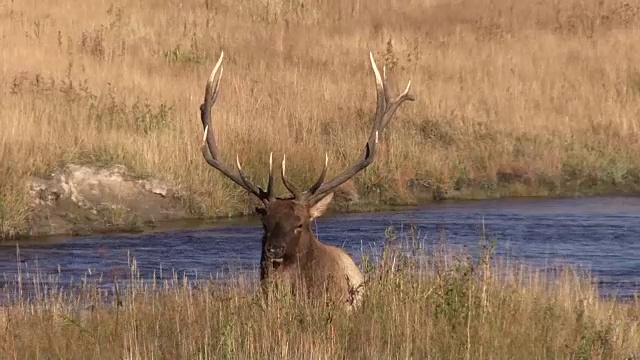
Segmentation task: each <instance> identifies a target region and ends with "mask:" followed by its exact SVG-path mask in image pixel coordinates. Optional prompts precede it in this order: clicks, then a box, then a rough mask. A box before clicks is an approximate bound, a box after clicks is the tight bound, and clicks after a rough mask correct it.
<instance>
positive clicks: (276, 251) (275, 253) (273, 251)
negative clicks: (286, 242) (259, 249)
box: [267, 244, 284, 257]
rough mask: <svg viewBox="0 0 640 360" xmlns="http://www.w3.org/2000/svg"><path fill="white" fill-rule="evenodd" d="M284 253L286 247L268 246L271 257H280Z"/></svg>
mask: <svg viewBox="0 0 640 360" xmlns="http://www.w3.org/2000/svg"><path fill="white" fill-rule="evenodd" d="M283 252H284V246H281V245H271V244H270V245H267V254H268V255H269V256H271V257H280V256H282V253H283Z"/></svg>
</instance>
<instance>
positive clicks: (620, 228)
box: [0, 197, 640, 297]
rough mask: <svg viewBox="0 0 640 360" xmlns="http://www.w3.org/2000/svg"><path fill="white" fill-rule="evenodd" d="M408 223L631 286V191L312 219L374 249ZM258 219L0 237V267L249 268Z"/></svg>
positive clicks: (332, 237)
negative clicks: (16, 239) (132, 264)
mask: <svg viewBox="0 0 640 360" xmlns="http://www.w3.org/2000/svg"><path fill="white" fill-rule="evenodd" d="M411 225H412V226H414V228H415V229H417V232H418V236H419V238H420V239H421V240H423V241H425V242H426V243H430V242H431V243H433V242H437V241H439V239H441V238H443V237H444V238H445V239H446V243H447V244H449V245H451V246H457V247H467V248H469V249H476V248H477V246H478V242H479V239H480V235H481V234H482V231H483V226H484V231H485V233H486V235H487V236H488V237H489V238H490V239H493V240H495V241H496V242H497V247H496V253H497V255H501V256H507V257H508V258H509V259H513V260H517V261H523V262H525V263H528V264H531V265H534V266H539V267H542V268H544V267H547V266H549V265H550V264H555V265H557V264H559V263H560V264H572V265H578V266H580V267H582V268H584V269H587V270H590V271H591V272H592V274H593V275H595V277H596V279H597V281H598V285H599V287H600V288H601V290H602V291H603V293H605V294H611V295H614V296H620V297H630V296H633V295H635V294H640V292H639V289H640V198H636V197H585V198H570V199H518V200H512V199H509V200H483V201H456V202H443V203H437V204H431V205H426V206H420V207H414V208H406V209H403V210H400V211H389V212H378V213H356V214H334V215H328V216H326V217H323V218H321V219H319V220H318V221H317V224H316V229H317V234H318V237H319V239H320V240H321V241H323V242H326V243H329V244H333V245H338V246H341V247H344V248H345V249H346V250H347V251H348V252H349V253H351V254H352V255H353V256H354V258H356V259H357V258H358V255H359V254H360V253H361V249H362V248H364V249H365V250H367V249H369V250H374V251H375V250H379V249H380V247H381V245H382V244H383V243H384V232H385V229H386V228H388V227H389V226H394V227H396V228H397V229H398V230H399V231H402V229H405V230H406V229H408V228H409V226H411ZM261 231H262V228H261V226H260V225H259V223H258V222H257V221H256V220H255V219H252V220H242V221H238V222H235V223H234V222H232V223H229V222H225V223H222V224H220V223H217V224H216V223H210V224H208V225H206V224H205V225H200V226H197V227H191V228H183V229H179V230H172V231H160V232H152V233H143V234H119V235H108V236H88V237H73V238H68V239H56V240H45V241H37V242H35V241H32V242H21V243H20V246H19V249H17V248H16V245H15V244H4V245H0V274H5V279H11V278H13V277H15V275H16V273H17V271H18V269H20V271H21V272H35V271H36V270H37V272H39V273H41V274H43V275H46V274H50V275H56V276H59V277H60V278H61V279H62V280H70V279H80V278H81V277H82V276H86V275H87V274H88V272H89V270H90V271H91V274H92V276H100V275H102V276H103V278H104V279H105V281H109V279H113V277H114V276H117V277H118V278H126V277H127V276H128V275H129V259H130V257H134V258H135V259H136V261H137V266H138V269H139V270H140V272H141V273H142V275H143V276H150V275H151V274H153V273H154V272H155V275H156V277H160V271H161V269H162V272H163V274H164V275H162V277H164V278H166V277H169V276H171V274H172V273H173V272H174V271H175V272H177V273H179V274H183V273H185V274H187V275H188V276H192V277H193V276H194V275H196V274H198V276H202V277H207V276H209V275H210V274H216V273H223V272H224V271H225V270H226V269H229V268H234V269H237V268H241V269H246V270H249V271H254V270H255V269H257V266H258V263H259V258H260V236H261Z"/></svg>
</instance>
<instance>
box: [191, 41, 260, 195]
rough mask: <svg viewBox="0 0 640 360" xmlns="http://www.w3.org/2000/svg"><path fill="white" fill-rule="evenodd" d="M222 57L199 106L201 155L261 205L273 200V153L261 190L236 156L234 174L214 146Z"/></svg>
mask: <svg viewBox="0 0 640 360" xmlns="http://www.w3.org/2000/svg"><path fill="white" fill-rule="evenodd" d="M223 57H224V51H221V52H220V58H219V59H218V62H217V63H216V66H215V67H214V68H213V71H212V72H211V75H210V76H209V80H208V81H207V86H206V88H205V91H204V102H203V103H202V105H200V120H202V127H203V128H204V137H203V139H202V142H203V144H202V155H203V156H204V159H205V160H206V161H207V163H208V164H209V165H211V167H213V168H214V169H217V170H218V171H220V172H221V173H222V174H224V176H226V177H228V178H229V179H231V181H233V182H234V183H236V184H238V185H239V186H240V187H242V188H243V189H245V190H247V191H248V192H250V193H252V194H253V195H255V196H256V197H257V198H258V199H260V200H261V201H262V202H263V203H265V204H266V203H267V202H269V201H271V200H273V153H271V155H269V182H268V183H267V190H266V191H265V190H263V189H262V188H261V187H259V186H256V185H255V184H253V183H252V182H251V181H249V179H247V177H246V176H245V175H244V173H243V172H242V166H241V165H240V158H239V157H238V156H237V155H236V166H237V173H235V172H234V171H233V170H232V169H231V168H230V167H229V166H228V165H227V164H225V163H224V162H223V161H222V160H221V158H220V152H219V150H218V146H217V145H216V138H215V134H214V131H213V127H212V126H211V110H212V107H213V105H214V104H215V103H216V100H217V99H218V92H219V86H220V78H222V70H223V67H222V66H221V65H222V58H223ZM218 69H219V70H220V74H219V75H218V77H217V78H216V74H217V73H218Z"/></svg>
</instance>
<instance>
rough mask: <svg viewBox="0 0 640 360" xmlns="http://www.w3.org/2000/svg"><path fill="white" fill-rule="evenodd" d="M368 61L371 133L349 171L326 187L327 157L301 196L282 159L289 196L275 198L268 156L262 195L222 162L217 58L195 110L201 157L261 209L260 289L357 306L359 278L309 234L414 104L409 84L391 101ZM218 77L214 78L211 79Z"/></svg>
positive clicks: (345, 258) (340, 254) (343, 257)
mask: <svg viewBox="0 0 640 360" xmlns="http://www.w3.org/2000/svg"><path fill="white" fill-rule="evenodd" d="M369 55H370V60H371V66H372V68H373V73H374V75H375V81H376V88H377V105H376V114H375V120H374V122H373V128H372V130H371V133H370V135H369V139H368V140H367V143H366V145H365V147H364V149H363V150H362V153H361V154H360V157H359V159H358V160H357V161H356V163H355V164H354V165H353V166H351V167H350V168H348V169H346V170H344V171H343V172H342V173H340V174H338V175H337V176H336V177H335V178H333V179H331V180H330V181H327V182H325V175H326V174H327V163H328V160H329V158H328V155H327V154H325V163H324V167H323V169H322V172H321V173H320V176H319V177H318V180H317V181H316V182H315V183H314V184H313V185H311V187H309V188H308V189H306V190H304V191H301V190H299V189H298V188H297V187H296V186H295V185H294V184H292V183H291V181H289V180H288V179H287V177H286V175H285V171H286V155H285V156H283V158H282V172H281V177H282V182H283V183H284V185H285V187H286V188H287V190H288V191H289V192H290V193H291V195H290V196H287V197H276V196H274V193H273V153H271V155H270V157H269V176H268V182H267V187H266V190H265V189H263V188H261V187H259V186H257V185H255V184H254V183H253V182H251V181H250V180H249V179H248V178H247V177H246V176H245V174H244V173H243V172H242V166H241V164H240V161H239V158H238V156H237V155H236V167H237V168H236V169H232V167H230V166H229V165H227V164H226V163H225V162H223V161H222V159H221V157H220V151H219V150H218V146H217V144H216V139H215V135H214V129H213V127H212V125H211V114H212V107H213V105H214V104H215V102H216V99H217V98H218V93H219V85H220V78H221V76H222V70H223V67H222V66H221V64H222V59H223V57H224V52H221V54H220V58H219V59H218V61H217V63H216V65H215V67H214V68H213V71H212V72H211V75H210V76H209V80H208V81H207V85H206V88H205V94H204V103H203V104H202V105H200V118H201V120H202V126H203V127H204V138H203V145H202V154H203V155H204V158H205V160H206V162H207V163H208V164H209V165H210V166H211V167H213V168H215V169H217V170H218V171H220V172H221V173H222V174H224V175H225V176H226V177H227V178H229V179H230V180H231V181H233V182H234V183H236V184H237V185H238V186H240V187H241V188H243V189H244V190H246V191H248V192H249V193H251V194H253V195H254V196H255V197H256V198H258V199H259V200H260V201H261V202H262V205H263V206H260V207H257V208H256V212H257V213H258V214H259V215H260V219H261V221H262V226H263V229H264V233H263V235H262V255H261V271H260V280H261V283H262V284H263V285H265V284H267V283H271V282H272V281H276V282H278V283H281V282H283V281H284V283H285V284H288V285H290V286H291V288H292V290H294V291H300V290H301V291H303V292H304V294H307V295H311V297H312V298H314V299H318V298H321V299H328V300H330V301H337V302H338V303H340V304H342V305H345V306H346V307H347V308H353V307H355V306H357V305H358V303H359V302H360V299H361V298H362V292H363V290H364V289H363V286H364V284H363V276H362V274H361V272H360V270H359V269H358V267H357V266H356V264H355V263H354V262H353V259H352V258H351V257H350V256H349V255H348V254H347V253H346V252H345V251H343V250H342V249H340V248H338V247H335V246H331V245H327V244H324V243H322V242H320V241H319V240H318V238H317V237H316V236H315V235H314V233H313V232H312V230H311V222H312V220H314V219H316V218H318V217H319V216H321V215H322V214H323V213H324V212H325V210H326V209H327V207H328V206H329V203H330V202H331V200H332V198H333V191H334V190H335V189H336V188H337V187H338V186H340V185H342V184H343V183H345V182H346V181H347V180H349V179H351V178H352V177H353V176H355V175H356V174H357V173H358V172H360V171H362V170H363V169H365V168H366V167H367V166H369V165H370V164H371V163H372V162H373V159H374V157H375V155H376V145H377V144H378V138H379V135H380V133H381V132H382V130H384V128H385V127H386V126H387V125H388V124H389V122H390V121H391V119H392V117H393V115H394V113H395V112H396V110H397V109H398V107H399V106H400V105H401V104H402V103H403V102H405V101H407V100H409V101H413V100H414V97H413V96H411V95H409V88H410V86H411V81H409V83H408V84H407V87H406V89H405V90H404V92H402V94H400V95H399V96H398V97H397V98H396V99H394V100H393V101H391V99H390V98H389V93H388V90H387V83H386V71H385V69H383V72H382V75H381V74H380V71H379V70H378V67H377V66H376V63H375V61H374V59H373V54H371V53H370V54H369ZM216 75H217V76H216Z"/></svg>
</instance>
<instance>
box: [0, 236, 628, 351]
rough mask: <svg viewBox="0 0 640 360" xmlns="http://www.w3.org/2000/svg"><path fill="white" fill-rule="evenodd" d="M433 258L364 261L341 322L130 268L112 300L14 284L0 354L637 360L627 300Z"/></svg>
mask: <svg viewBox="0 0 640 360" xmlns="http://www.w3.org/2000/svg"><path fill="white" fill-rule="evenodd" d="M443 249H444V248H437V249H435V250H436V251H435V255H434V256H429V257H425V256H423V255H424V249H421V248H419V247H416V246H413V247H403V248H398V247H396V246H388V247H387V250H386V251H385V252H384V253H383V255H382V256H381V257H376V258H370V257H365V259H369V260H368V261H364V265H363V266H364V269H365V275H366V277H367V279H368V287H367V289H366V295H365V298H364V303H363V306H362V307H361V308H359V309H358V310H356V311H355V312H353V313H351V314H349V315H345V314H344V313H343V312H342V311H343V310H339V309H336V308H332V307H331V306H327V307H322V306H311V305H310V303H308V302H306V301H294V299H293V298H291V297H290V296H286V295H285V294H280V295H279V296H275V297H270V298H269V300H267V301H265V300H264V298H262V297H261V296H260V293H257V292H255V291H254V290H252V285H251V284H252V283H254V281H250V280H248V279H249V278H246V277H243V276H237V277H235V281H233V282H231V283H230V284H229V286H227V287H222V286H220V285H216V284H215V283H214V282H200V283H198V284H197V285H196V284H195V283H193V282H190V281H187V280H186V279H184V278H181V277H180V276H178V275H174V276H173V278H171V279H170V280H164V281H160V280H153V279H146V280H147V281H144V280H145V279H142V278H141V277H140V275H139V274H138V273H137V270H136V264H135V261H134V262H132V263H131V275H130V278H129V280H130V283H129V286H128V287H125V286H123V285H121V287H120V288H119V291H118V292H117V296H116V295H115V294H114V291H113V288H109V287H107V288H106V289H105V287H99V285H100V283H99V282H93V281H92V280H89V281H86V282H84V283H82V284H81V285H80V286H79V287H76V288H75V290H74V291H69V290H68V289H67V290H59V286H60V283H58V282H56V278H51V279H47V278H42V277H38V276H34V275H37V274H27V273H22V274H21V275H20V277H19V278H18V280H21V282H19V281H16V282H14V283H10V284H8V285H7V286H6V287H5V288H4V289H3V290H2V291H0V295H1V296H2V297H3V298H4V299H8V300H7V302H6V303H5V304H6V305H5V307H4V308H3V309H2V311H1V312H0V350H1V353H2V354H4V356H5V357H7V358H16V359H25V358H29V359H35V358H63V359H98V358H99V359H152V358H153V359H157V358H160V359H214V358H215V359H400V358H402V359H637V357H638V356H640V301H638V299H636V300H631V301H627V302H616V301H613V300H604V299H603V298H601V297H599V295H598V292H597V290H596V289H595V288H594V286H593V285H592V283H591V281H590V280H591V279H589V278H588V277H585V276H584V274H581V273H578V272H576V271H573V270H571V269H563V270H560V271H557V272H555V273H546V274H545V273H542V272H539V271H535V270H532V269H528V268H526V267H522V266H516V265H513V264H511V265H507V264H506V263H504V262H502V263H500V262H495V261H492V260H491V259H490V257H489V255H490V252H489V251H488V250H486V248H485V250H484V251H483V252H480V254H479V255H480V256H476V257H474V259H475V260H473V259H471V258H470V257H468V256H464V254H460V253H458V254H454V253H451V252H449V251H446V250H443ZM409 250H412V252H411V255H408V256H407V255H401V253H407V252H408V251H409ZM467 255H468V254H467ZM374 259H377V260H374ZM125 277H126V275H125ZM253 277H254V278H255V276H253ZM148 280H151V281H148ZM20 289H22V290H23V292H22V293H21V292H20ZM28 290H29V291H31V294H30V295H31V298H30V299H29V298H28V297H27V291H28ZM118 303H119V304H120V305H119V306H118V305H116V304H118ZM634 356H635V357H634Z"/></svg>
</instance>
